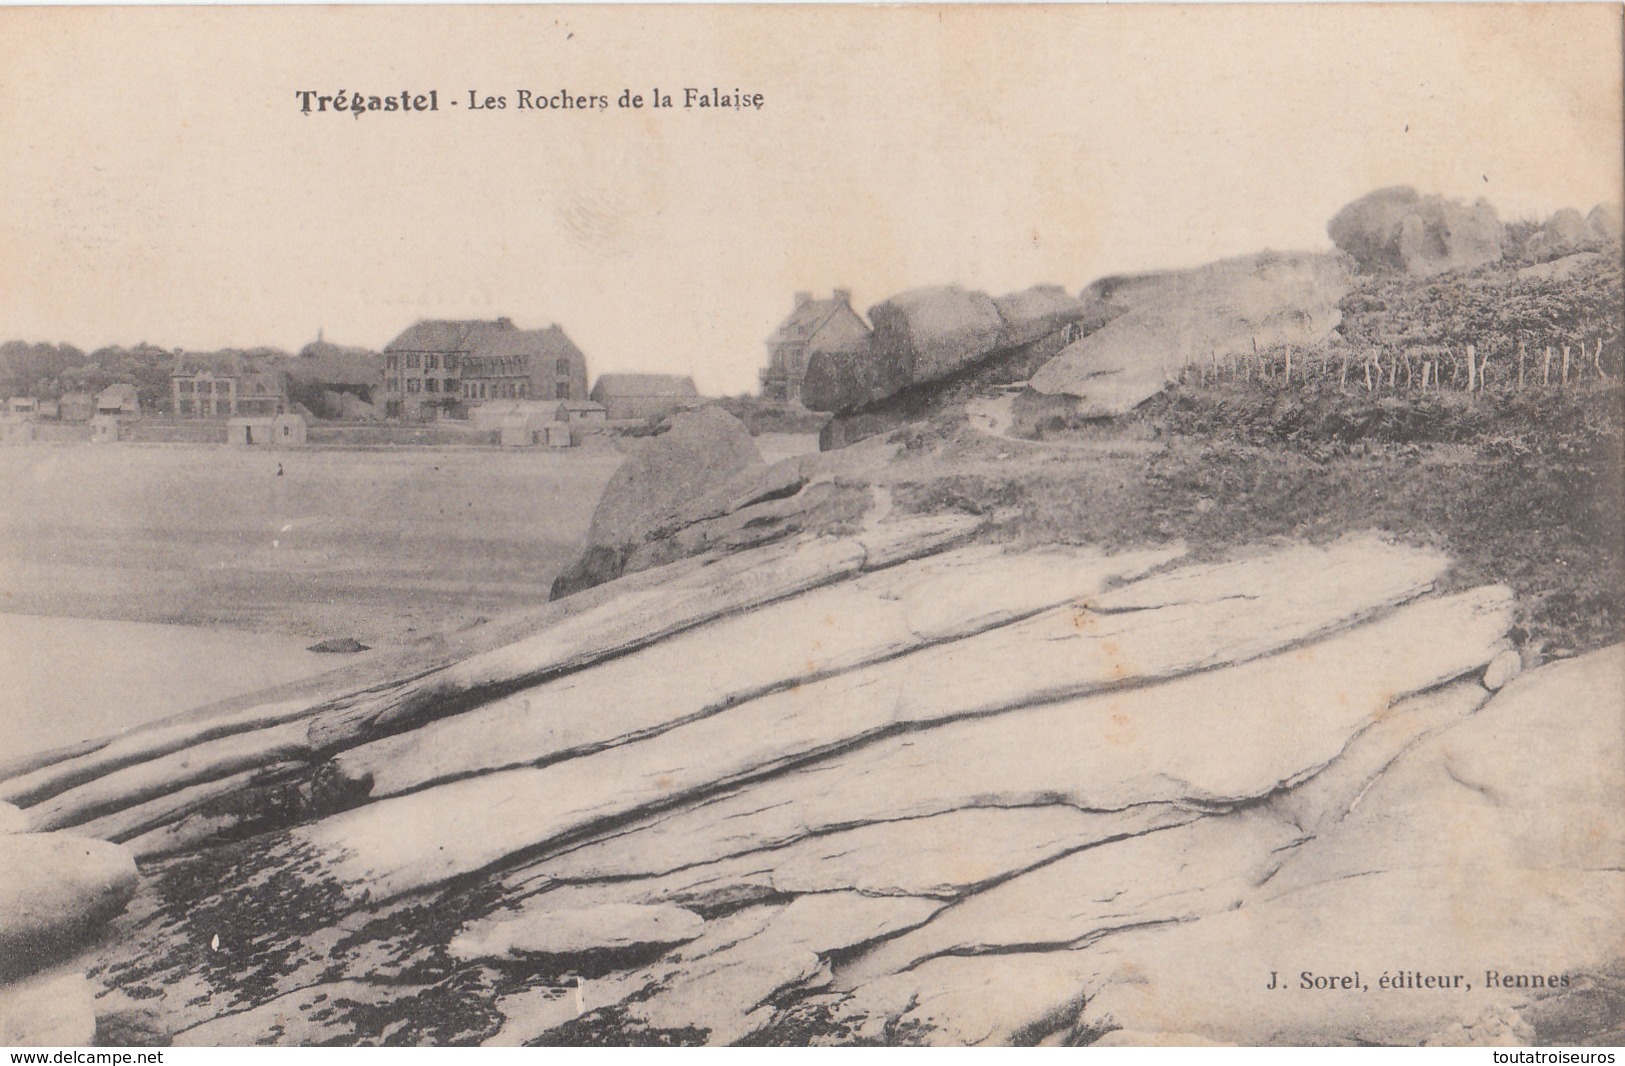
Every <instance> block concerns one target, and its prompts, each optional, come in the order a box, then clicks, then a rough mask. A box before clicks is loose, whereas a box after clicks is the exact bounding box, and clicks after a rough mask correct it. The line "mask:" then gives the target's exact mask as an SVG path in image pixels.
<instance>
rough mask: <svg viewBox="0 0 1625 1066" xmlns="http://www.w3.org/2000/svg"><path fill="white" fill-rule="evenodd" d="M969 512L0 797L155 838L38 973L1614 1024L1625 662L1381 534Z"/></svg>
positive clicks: (583, 1040) (1296, 1037)
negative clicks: (71, 942)
mask: <svg viewBox="0 0 1625 1066" xmlns="http://www.w3.org/2000/svg"><path fill="white" fill-rule="evenodd" d="M978 521H979V520H977V519H975V518H973V517H970V516H957V517H951V518H949V519H919V518H906V517H894V516H890V515H887V514H884V513H876V514H875V515H872V516H871V520H870V521H869V523H868V524H867V525H866V526H865V528H864V529H862V530H861V531H858V532H855V533H849V534H847V535H844V536H835V537H830V536H825V537H810V536H809V537H801V538H799V539H790V540H782V541H776V542H774V543H772V544H767V545H762V546H758V547H753V548H750V549H748V550H745V551H739V552H735V553H734V554H731V555H727V556H725V557H703V556H702V557H698V558H697V559H690V560H685V561H684V562H683V563H680V564H674V565H673V567H672V569H671V570H670V572H669V574H667V575H666V579H665V580H650V579H649V576H648V575H649V574H651V573H655V572H656V571H646V572H644V573H643V574H640V575H638V576H637V578H636V579H632V578H624V579H621V580H622V581H625V582H627V584H626V585H625V586H624V590H625V591H624V592H621V593H620V594H616V592H617V591H619V590H617V589H616V588H615V585H616V583H615V582H611V583H610V584H609V585H606V586H602V587H601V588H600V589H599V590H595V592H594V596H593V598H592V599H590V600H588V601H583V603H584V605H583V606H581V607H580V608H579V609H574V610H567V609H564V608H561V610H560V613H559V614H558V616H557V617H554V618H553V619H552V620H551V622H550V624H548V625H547V626H545V627H543V628H540V629H537V630H536V631H534V632H530V633H525V634H516V635H515V639H514V640H512V641H511V642H509V643H506V644H504V645H502V646H500V647H494V648H487V649H483V650H481V651H480V652H478V653H477V654H473V655H470V656H467V657H466V658H463V659H461V660H459V661H453V662H443V661H439V662H433V663H426V664H425V665H424V666H423V668H422V669H420V670H418V671H415V672H414V671H410V670H408V671H404V672H403V673H402V674H401V676H399V677H398V678H394V679H391V680H387V681H384V682H377V683H372V684H369V685H367V686H365V687H360V688H357V689H356V690H354V691H346V692H340V693H325V694H323V695H321V696H320V698H312V699H310V700H308V701H301V700H298V699H294V700H290V699H287V698H283V699H281V700H270V699H268V700H267V701H266V702H265V703H264V705H263V706H258V707H254V706H247V705H241V706H235V707H233V709H232V710H231V711H229V712H224V713H223V714H222V715H221V716H217V717H215V718H212V719H211V718H208V717H203V718H197V717H193V718H189V719H184V720H183V719H177V720H175V721H173V722H171V723H166V724H160V725H159V726H157V727H154V728H152V729H149V730H147V731H146V732H144V733H142V734H139V735H131V736H129V737H125V738H121V739H120V740H118V741H115V742H113V743H110V744H106V745H102V746H100V747H98V748H96V749H94V750H91V751H89V752H81V753H79V754H75V755H68V756H65V757H64V758H63V759H61V760H60V761H59V762H58V763H56V764H53V765H44V766H30V767H28V768H26V769H25V770H23V771H22V772H19V774H18V775H17V776H16V777H14V778H13V779H12V780H10V781H9V782H0V795H4V796H6V797H8V799H9V800H11V801H13V802H15V804H16V807H17V808H18V811H17V813H16V814H15V815H13V816H12V817H11V819H10V821H11V823H12V824H13V825H15V826H16V828H18V829H24V828H32V829H35V830H39V829H46V828H49V829H51V830H53V832H52V833H50V834H41V833H38V832H35V833H22V834H20V835H11V836H0V844H4V843H5V842H6V841H8V840H9V841H22V842H24V843H22V844H18V845H7V846H15V847H23V848H34V849H36V850H38V849H40V848H45V849H46V850H51V849H53V848H55V849H60V848H62V847H63V846H64V845H63V844H61V843H59V842H60V841H71V842H76V843H77V845H78V846H80V847H81V848H82V849H89V851H87V852H86V853H87V854H99V853H97V852H96V849H97V848H101V847H107V848H113V847H114V845H113V844H104V843H103V842H102V841H101V840H96V839H93V838H96V837H102V838H105V839H109V840H117V841H124V842H127V843H126V847H127V848H128V849H129V853H133V854H134V855H135V856H137V857H138V858H139V859H140V860H141V865H140V869H139V874H138V876H137V877H135V878H131V877H130V876H129V875H128V873H127V872H126V873H125V874H122V875H120V874H118V872H117V871H115V870H113V868H112V866H111V865H107V867H106V870H105V871H104V870H102V869H101V867H98V868H97V869H95V870H90V869H88V868H87V869H85V870H78V868H77V867H76V868H75V869H76V871H77V872H75V873H74V874H73V876H74V877H75V878H78V880H77V881H75V884H79V885H81V888H80V889H78V891H79V892H80V896H79V897H76V898H79V899H80V901H81V903H82V906H80V907H79V910H80V911H81V912H90V911H94V912H95V915H96V921H98V922H101V921H107V916H108V915H109V914H112V913H114V912H117V911H118V910H119V908H120V907H122V908H123V913H122V914H119V915H118V916H117V917H114V918H112V919H111V921H110V924H108V925H107V926H106V927H105V928H102V929H100V932H99V933H98V934H97V935H94V936H89V937H87V939H86V940H85V941H84V942H83V943H82V944H80V946H79V947H78V948H77V949H76V950H75V953H74V954H73V955H72V957H71V958H67V959H64V960H62V965H63V969H61V970H59V971H54V972H53V973H55V974H66V975H69V976H71V977H72V979H73V980H76V981H79V982H81V983H80V984H78V985H74V986H73V987H75V988H83V989H87V990H88V991H87V992H86V995H88V996H92V997H93V999H92V1000H91V1002H92V1003H93V1011H94V1019H95V1020H96V1021H97V1022H98V1024H99V1025H100V1027H101V1029H102V1030H103V1031H104V1032H106V1033H109V1034H112V1033H117V1034H120V1035H121V1036H122V1037H123V1038H124V1039H126V1040H130V1039H134V1038H132V1037H131V1036H130V1034H131V1033H139V1034H140V1039H141V1040H142V1041H144V1042H154V1043H162V1042H165V1041H173V1042H175V1043H187V1044H198V1045H210V1044H217V1045H218V1044H254V1043H267V1044H277V1043H285V1044H320V1043H333V1044H418V1043H432V1044H468V1045H473V1044H482V1043H483V1044H493V1045H516V1044H629V1043H658V1044H703V1043H709V1044H727V1043H786V1044H827V1043H881V1044H955V1045H963V1044H1006V1043H1040V1042H1043V1043H1074V1044H1077V1043H1091V1042H1095V1041H1100V1042H1102V1043H1104V1044H1125V1043H1133V1044H1169V1043H1184V1044H1196V1043H1220V1044H1222V1043H1230V1044H1266V1043H1310V1044H1336V1043H1392V1044H1413V1045H1414V1044H1423V1043H1433V1044H1437V1043H1447V1044H1449V1043H1454V1044H1486V1043H1509V1042H1511V1043H1517V1042H1525V1043H1526V1042H1540V1041H1552V1040H1563V1041H1565V1042H1575V1041H1577V1040H1580V1039H1587V1038H1593V1037H1594V1038H1597V1039H1602V1038H1604V1037H1606V1036H1607V1035H1608V1034H1609V1033H1611V1032H1613V1030H1611V1029H1609V1025H1611V1024H1616V1023H1610V1022H1608V1021H1607V1018H1608V1017H1609V1015H1608V1013H1607V1012H1608V1010H1615V1011H1616V1012H1617V1004H1618V1003H1619V1002H1620V998H1619V995H1618V989H1619V986H1620V981H1619V973H1620V961H1621V959H1620V956H1621V950H1620V949H1621V944H1622V943H1625V940H1622V934H1625V872H1622V871H1625V831H1622V830H1621V827H1620V826H1619V825H1618V823H1617V819H1609V818H1605V817H1602V816H1601V813H1600V812H1606V811H1610V810H1613V809H1614V808H1615V806H1616V805H1617V803H1618V798H1619V796H1620V795H1622V794H1625V751H1622V749H1621V737H1622V732H1625V731H1622V728H1621V725H1622V722H1621V709H1622V708H1621V701H1620V698H1619V697H1620V693H1621V691H1625V652H1622V649H1621V648H1619V647H1614V648H1609V649H1605V650H1602V651H1598V652H1594V653H1592V654H1589V655H1587V656H1584V657H1582V658H1579V659H1573V660H1567V661H1560V662H1556V663H1551V664H1547V665H1544V666H1537V667H1534V668H1533V669H1527V670H1524V671H1523V672H1522V673H1519V672H1518V666H1519V665H1520V664H1519V662H1518V661H1517V659H1516V653H1515V651H1513V649H1512V648H1511V644H1510V642H1509V640H1508V632H1509V630H1510V629H1511V619H1512V607H1513V605H1512V597H1511V593H1510V592H1509V591H1508V590H1507V589H1505V588H1502V587H1498V586H1484V587H1479V588H1468V589H1462V590H1459V591H1453V592H1450V593H1448V594H1443V593H1440V592H1439V591H1438V589H1439V587H1440V586H1441V584H1442V583H1443V581H1444V578H1445V576H1446V574H1447V572H1448V570H1449V567H1450V561H1449V560H1448V559H1446V558H1444V557H1443V556H1441V555H1439V554H1438V553H1436V552H1433V551H1429V550H1424V549H1418V548H1413V547H1405V546H1401V545H1396V544H1392V543H1389V542H1387V541H1384V540H1383V539H1381V538H1378V537H1375V536H1362V537H1353V538H1346V539H1344V540H1341V541H1338V542H1336V543H1333V544H1329V545H1325V546H1307V545H1286V546H1261V547H1259V548H1258V549H1256V550H1254V551H1251V552H1248V553H1246V554H1244V555H1242V556H1238V557H1236V558H1231V559H1227V560H1221V561H1200V562H1193V561H1189V560H1187V559H1185V558H1183V555H1182V551H1181V549H1180V547H1179V546H1178V545H1168V546H1166V547H1164V548H1161V549H1156V550H1147V551H1137V552H1124V553H1118V554H1104V553H1101V552H1099V551H1095V550H1092V549H1085V548H1054V549H1044V550H1037V551H1028V552H1013V551H1010V550H1007V549H1005V548H1002V547H999V546H995V545H988V544H976V543H971V544H968V545H967V544H966V538H967V537H973V536H974V534H975V532H976V529H977V526H978ZM561 603H562V604H568V603H569V601H568V600H566V601H561ZM1509 655H1510V656H1511V657H1510V658H1509ZM1486 668H1489V669H1488V671H1487V669H1486ZM1492 690H1493V691H1492ZM53 841H56V842H58V843H52V842H53ZM120 856H122V857H123V858H122V859H121V860H120V861H124V862H127V861H128V853H126V852H124V851H117V850H116V849H115V852H109V853H107V855H106V856H105V858H106V860H107V863H113V862H114V860H115V859H118V858H119V857H120ZM13 868H15V867H13ZM7 877H11V878H12V880H13V881H15V875H11V874H0V888H4V887H6V884H9V883H10V882H6V881H5V879H6V878H7ZM16 883H17V884H21V882H16ZM24 887H25V888H26V886H24ZM70 917H71V916H70ZM41 920H42V921H45V920H46V919H44V918H42V919H41ZM51 920H54V919H51ZM80 975H83V976H82V977H81V976H80ZM1306 975H1307V976H1306ZM1356 975H1357V976H1356ZM1535 976H1539V977H1540V981H1539V982H1538V983H1537V982H1535V981H1534V980H1533V978H1534V977H1535ZM1272 978H1273V983H1274V985H1275V987H1271V982H1272ZM1316 978H1320V979H1323V983H1325V982H1330V983H1332V984H1335V985H1336V987H1335V988H1330V987H1300V986H1301V985H1304V984H1305V983H1307V984H1309V985H1314V983H1315V980H1316ZM1384 978H1387V979H1388V980H1387V983H1383V981H1384ZM45 979H56V980H63V979H65V978H61V977H56V976H53V975H51V974H48V975H45V977H44V978H39V979H37V980H45ZM1424 979H1426V980H1427V981H1431V982H1432V983H1430V984H1425V985H1424V984H1422V982H1423V981H1424ZM1469 985H1470V987H1468V986H1469ZM64 987H67V986H66V985H65V986H64ZM36 994H37V989H36V988H35V987H34V986H32V985H24V984H20V983H17V982H14V983H13V984H12V985H10V986H6V987H4V988H0V1006H3V1004H4V1003H6V1002H10V1001H12V1000H16V999H17V997H22V1002H25V1003H26V1002H28V1000H27V997H28V996H30V995H36ZM6 997H10V998H9V999H7V998H6ZM81 998H82V997H81ZM67 1002H68V1000H66V999H64V1003H67ZM74 1002H78V1001H77V1000H75V1001H74ZM1599 1004H1600V1006H1599ZM1610 1004H1612V1005H1613V1006H1609V1005H1610ZM5 1017H9V1016H7V1015H4V1014H3V1013H0V1021H4V1019H5ZM1599 1018H1600V1019H1601V1020H1598V1019H1599ZM131 1019H135V1020H136V1021H131ZM137 1021H138V1022H139V1024H136V1022H137ZM8 1024H9V1023H8ZM89 1024H90V1023H89V1021H88V1020H87V1017H86V1016H85V1012H84V1011H82V1010H79V1009H78V1008H74V1010H72V1011H67V1012H66V1013H65V1014H64V1015H63V1017H62V1018H61V1019H59V1020H57V1021H52V1022H50V1025H49V1026H47V1027H46V1029H42V1030H39V1032H41V1033H43V1032H46V1031H47V1030H48V1031H49V1032H51V1033H55V1032H57V1031H58V1029H60V1030H61V1031H64V1032H65V1031H67V1029H68V1028H72V1027H77V1028H76V1029H74V1031H75V1032H78V1031H80V1030H84V1029H86V1027H87V1026H88V1025H89ZM7 1031H8V1032H10V1031H11V1030H7ZM35 1035H38V1034H35ZM28 1036H29V1034H28V1033H24V1034H23V1037H24V1038H27V1037H28ZM18 1042H27V1040H26V1039H20V1040H19V1041H18Z"/></svg>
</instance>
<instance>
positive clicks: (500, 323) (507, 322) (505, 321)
mask: <svg viewBox="0 0 1625 1066" xmlns="http://www.w3.org/2000/svg"><path fill="white" fill-rule="evenodd" d="M497 328H499V329H513V319H511V318H509V317H508V316H507V315H503V316H502V317H501V318H499V319H497Z"/></svg>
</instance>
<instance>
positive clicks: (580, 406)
mask: <svg viewBox="0 0 1625 1066" xmlns="http://www.w3.org/2000/svg"><path fill="white" fill-rule="evenodd" d="M559 406H561V407H563V408H564V409H565V410H566V411H602V410H603V409H604V405H603V404H601V403H595V402H594V401H592V400H560V401H559Z"/></svg>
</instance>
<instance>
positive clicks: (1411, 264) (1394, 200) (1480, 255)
mask: <svg viewBox="0 0 1625 1066" xmlns="http://www.w3.org/2000/svg"><path fill="white" fill-rule="evenodd" d="M1326 231H1327V233H1329V234H1330V235H1331V238H1332V242H1333V243H1335V244H1336V245H1337V247H1338V248H1340V249H1342V250H1343V251H1344V252H1347V253H1348V254H1349V255H1350V256H1352V257H1353V258H1354V261H1355V262H1356V263H1357V264H1359V267H1360V270H1361V271H1362V272H1363V273H1376V272H1379V271H1390V270H1394V271H1401V272H1403V273H1406V274H1415V275H1418V276H1421V277H1428V276H1431V275H1434V274H1443V273H1447V272H1450V271H1456V270H1472V269H1474V268H1476V267H1481V266H1483V265H1485V264H1486V263H1494V262H1498V261H1499V260H1500V258H1501V250H1502V249H1501V245H1502V240H1503V238H1504V231H1503V227H1502V225H1501V220H1500V219H1499V218H1497V217H1496V214H1495V208H1493V207H1491V206H1490V205H1489V204H1488V203H1485V202H1484V201H1482V200H1480V201H1479V202H1478V203H1475V204H1473V205H1471V206H1468V205H1466V204H1463V203H1460V202H1459V201H1455V200H1447V199H1445V198H1444V197H1442V196H1422V195H1421V194H1419V193H1418V192H1417V191H1416V190H1415V189H1412V188H1410V187H1409V186H1405V185H1398V186H1394V187H1392V188H1387V189H1378V190H1377V191H1376V192H1373V193H1368V194H1367V195H1365V196H1362V197H1361V198H1360V199H1358V200H1355V201H1354V202H1353V203H1351V204H1349V205H1347V206H1346V207H1344V208H1343V209H1342V210H1341V211H1339V212H1338V213H1337V214H1336V215H1334V216H1332V220H1331V221H1330V222H1328V223H1327V224H1326Z"/></svg>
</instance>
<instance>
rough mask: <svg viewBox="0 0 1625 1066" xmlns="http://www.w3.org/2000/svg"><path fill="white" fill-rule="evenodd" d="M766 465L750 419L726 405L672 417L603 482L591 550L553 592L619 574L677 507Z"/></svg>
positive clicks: (589, 541) (589, 539)
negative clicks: (746, 421) (749, 426)
mask: <svg viewBox="0 0 1625 1066" xmlns="http://www.w3.org/2000/svg"><path fill="white" fill-rule="evenodd" d="M762 465H763V463H762V456H761V453H760V452H758V451H757V450H756V444H755V443H754V442H753V441H752V440H751V438H750V432H749V431H748V430H746V429H745V424H744V423H743V422H741V421H739V419H737V418H735V417H734V416H732V415H730V414H728V413H727V412H726V411H724V410H722V409H721V408H719V407H701V408H699V409H697V410H694V411H685V412H679V413H677V414H675V415H673V416H672V417H671V427H670V428H669V429H668V430H667V431H666V432H664V433H661V434H659V435H657V436H654V437H651V438H649V439H647V440H646V441H644V442H643V445H642V447H640V448H639V449H638V450H637V451H635V452H634V453H633V454H632V455H630V456H628V457H627V460H626V461H625V462H624V463H622V464H621V465H620V467H619V468H618V469H617V470H616V471H615V474H614V476H613V477H611V478H610V480H609V484H608V485H606V486H604V492H603V495H602V496H600V497H599V500H598V506H597V508H596V509H595V510H594V511H593V513H592V525H591V526H590V527H589V529H588V531H587V546H586V549H585V551H584V552H583V554H582V557H581V558H580V559H579V560H577V562H576V563H575V565H574V566H573V567H572V568H571V569H569V570H566V571H565V572H564V574H562V575H560V577H559V578H558V579H557V581H556V582H555V583H554V586H553V596H554V598H555V599H556V598H558V597H560V596H563V595H569V594H570V593H571V592H575V591H578V590H579V589H583V588H590V587H592V586H593V585H598V584H602V583H603V582H605V581H609V580H612V579H614V578H616V577H619V576H620V575H621V573H622V571H623V570H624V569H625V563H626V559H627V557H628V556H630V555H631V554H632V553H633V552H634V551H636V550H637V549H638V548H639V547H641V546H642V545H643V544H644V543H645V542H646V541H647V540H648V539H649V537H650V534H651V533H652V532H653V531H654V530H655V528H656V527H657V526H658V525H659V523H660V520H661V519H662V518H664V517H665V516H666V515H667V514H668V513H669V512H670V511H672V510H673V509H674V508H676V507H678V506H680V505H681V504H682V503H684V502H686V501H687V500H690V499H692V498H693V497H695V496H699V495H701V494H703V493H705V492H707V491H709V490H711V489H714V488H715V487H716V486H717V485H718V484H720V483H722V482H724V481H726V480H727V479H728V478H729V477H730V476H732V475H733V474H735V473H736V472H738V471H740V470H744V469H748V468H752V467H760V466H762Z"/></svg>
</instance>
